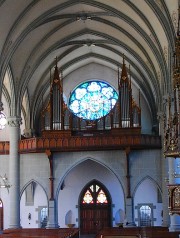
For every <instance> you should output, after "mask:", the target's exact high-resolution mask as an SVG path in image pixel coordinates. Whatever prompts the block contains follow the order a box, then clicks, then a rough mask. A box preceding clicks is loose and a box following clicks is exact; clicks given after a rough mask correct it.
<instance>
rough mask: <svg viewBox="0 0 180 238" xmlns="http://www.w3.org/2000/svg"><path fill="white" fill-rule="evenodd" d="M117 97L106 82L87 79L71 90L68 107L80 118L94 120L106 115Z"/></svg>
mask: <svg viewBox="0 0 180 238" xmlns="http://www.w3.org/2000/svg"><path fill="white" fill-rule="evenodd" d="M117 99H118V94H117V92H116V91H115V89H114V88H112V87H111V86H110V85H109V84H108V83H105V82H102V81H88V82H85V83H82V84H81V85H79V86H78V87H77V88H75V89H74V90H73V92H72V93H71V95H70V98H69V108H70V110H72V112H73V113H74V114H75V115H76V116H78V117H80V118H83V119H86V120H96V119H99V118H101V117H103V116H106V115H107V114H108V113H109V112H110V110H111V109H112V108H113V107H114V105H115V104H116V102H117Z"/></svg>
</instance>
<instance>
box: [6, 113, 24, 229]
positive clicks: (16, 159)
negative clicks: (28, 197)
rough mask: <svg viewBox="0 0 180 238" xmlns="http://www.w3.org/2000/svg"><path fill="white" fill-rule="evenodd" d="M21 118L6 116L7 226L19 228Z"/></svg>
mask: <svg viewBox="0 0 180 238" xmlns="http://www.w3.org/2000/svg"><path fill="white" fill-rule="evenodd" d="M20 124H21V118H18V117H10V118H8V125H9V132H10V152H9V183H10V185H11V187H10V189H9V212H10V214H9V228H11V229H16V228H20V156H19V138H20Z"/></svg>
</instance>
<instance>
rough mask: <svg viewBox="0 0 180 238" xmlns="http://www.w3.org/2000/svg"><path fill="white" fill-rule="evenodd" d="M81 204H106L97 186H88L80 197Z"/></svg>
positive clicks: (102, 193)
mask: <svg viewBox="0 0 180 238" xmlns="http://www.w3.org/2000/svg"><path fill="white" fill-rule="evenodd" d="M82 203H83V204H108V198H107V195H106V194H105V192H104V190H103V189H102V188H101V187H100V186H99V185H97V184H95V183H94V184H93V185H90V186H89V187H88V188H87V189H86V190H85V193H84V195H83V197H82Z"/></svg>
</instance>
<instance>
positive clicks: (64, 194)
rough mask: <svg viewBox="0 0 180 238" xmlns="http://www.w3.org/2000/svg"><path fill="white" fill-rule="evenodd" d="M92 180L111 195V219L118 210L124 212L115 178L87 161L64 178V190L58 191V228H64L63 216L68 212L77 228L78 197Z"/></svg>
mask: <svg viewBox="0 0 180 238" xmlns="http://www.w3.org/2000/svg"><path fill="white" fill-rule="evenodd" d="M93 179H95V180H98V181H100V182H101V183H102V184H104V185H105V187H106V188H107V189H108V191H109V193H110V194H111V199H112V204H114V205H115V206H114V207H113V208H112V217H113V218H114V217H115V213H116V212H117V211H118V210H119V209H122V210H124V195H123V190H122V186H121V185H120V183H119V181H118V179H117V177H116V176H115V175H114V174H113V173H112V172H111V171H110V170H108V169H107V168H105V167H104V166H103V165H101V164H99V163H97V162H94V161H92V160H89V159H88V160H86V161H84V162H82V163H81V164H79V165H77V166H76V167H75V168H73V169H72V170H71V171H70V172H69V173H68V174H67V176H66V177H65V178H64V188H63V190H60V193H59V197H58V211H59V214H58V220H59V225H60V227H65V216H66V214H67V212H68V211H69V210H71V211H72V213H73V217H74V221H73V224H76V227H78V226H79V213H78V211H79V207H78V205H79V196H80V193H81V191H82V189H83V188H84V187H85V186H86V184H87V183H89V182H90V181H92V180H93ZM113 225H114V223H113Z"/></svg>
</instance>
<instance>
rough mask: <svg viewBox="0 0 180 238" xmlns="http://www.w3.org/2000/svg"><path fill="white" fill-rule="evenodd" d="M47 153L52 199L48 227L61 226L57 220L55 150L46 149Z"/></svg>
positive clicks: (50, 200)
mask: <svg viewBox="0 0 180 238" xmlns="http://www.w3.org/2000/svg"><path fill="white" fill-rule="evenodd" d="M46 155H47V156H48V159H49V165H50V178H49V180H50V199H49V215H48V223H47V226H46V228H59V225H58V222H57V210H58V209H57V207H56V201H55V199H54V175H53V174H54V166H53V164H54V160H53V152H51V151H50V150H46Z"/></svg>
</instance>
